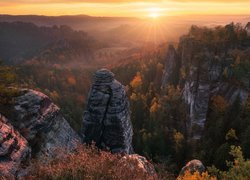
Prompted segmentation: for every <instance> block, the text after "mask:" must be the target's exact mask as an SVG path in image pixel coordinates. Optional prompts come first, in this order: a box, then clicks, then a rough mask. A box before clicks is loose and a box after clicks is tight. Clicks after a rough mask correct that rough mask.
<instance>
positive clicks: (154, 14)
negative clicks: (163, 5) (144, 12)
mask: <svg viewBox="0 0 250 180" xmlns="http://www.w3.org/2000/svg"><path fill="white" fill-rule="evenodd" d="M148 12H149V14H148V16H149V17H151V18H158V17H160V16H161V9H160V8H157V7H153V8H149V9H148Z"/></svg>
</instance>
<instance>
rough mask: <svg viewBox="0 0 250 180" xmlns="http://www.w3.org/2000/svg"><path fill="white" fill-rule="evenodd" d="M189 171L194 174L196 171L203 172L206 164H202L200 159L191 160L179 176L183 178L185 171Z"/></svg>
mask: <svg viewBox="0 0 250 180" xmlns="http://www.w3.org/2000/svg"><path fill="white" fill-rule="evenodd" d="M186 171H189V172H190V173H191V174H194V173H195V172H196V171H198V172H199V173H200V174H202V173H203V172H204V171H205V166H204V165H203V164H202V162H201V161H200V160H197V159H194V160H192V161H189V162H188V163H187V164H186V165H185V166H184V167H183V168H182V169H181V172H180V174H179V178H178V179H181V177H182V176H184V174H185V172H186Z"/></svg>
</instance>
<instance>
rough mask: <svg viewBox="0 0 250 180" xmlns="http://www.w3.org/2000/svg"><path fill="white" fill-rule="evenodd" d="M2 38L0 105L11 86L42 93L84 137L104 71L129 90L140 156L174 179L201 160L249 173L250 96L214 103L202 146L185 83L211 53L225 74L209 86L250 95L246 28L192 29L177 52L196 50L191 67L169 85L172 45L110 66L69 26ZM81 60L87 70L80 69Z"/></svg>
mask: <svg viewBox="0 0 250 180" xmlns="http://www.w3.org/2000/svg"><path fill="white" fill-rule="evenodd" d="M17 27H18V28H17ZM0 34H4V36H1V37H0V55H1V56H0V58H1V66H0V68H1V69H0V70H1V71H0V77H1V79H0V97H1V99H0V100H1V103H2V104H3V103H6V101H8V99H6V98H5V97H7V96H11V95H13V94H15V92H8V91H7V90H6V87H8V86H12V87H13V86H14V87H15V86H17V87H23V88H32V89H36V90H39V91H41V92H43V93H45V94H46V95H48V96H49V97H50V98H51V99H52V100H53V101H54V102H55V103H56V104H57V105H58V106H59V107H60V108H61V110H62V112H63V114H64V115H65V117H66V119H67V120H68V121H69V123H70V125H71V126H72V127H73V128H74V129H75V130H76V131H78V132H79V130H80V127H81V123H82V113H83V111H84V108H85V105H86V101H87V98H88V92H89V89H90V87H91V83H92V82H91V80H92V76H93V73H94V72H95V71H96V70H97V69H98V68H99V67H100V66H104V65H105V67H107V68H109V69H110V70H111V71H112V72H113V73H114V74H115V77H116V79H117V80H119V81H120V82H121V83H122V84H123V85H125V86H126V87H127V89H128V92H127V95H128V97H129V101H130V109H131V120H132V124H133V129H134V136H133V146H134V150H135V152H136V153H138V154H140V155H143V156H145V157H147V158H148V159H150V160H152V161H153V162H154V163H155V164H158V165H159V166H161V168H162V167H164V168H163V169H164V170H165V171H167V172H171V173H173V174H178V172H179V171H180V169H181V167H183V164H185V163H186V162H187V160H189V159H191V158H192V159H200V160H201V161H202V162H203V163H204V164H205V165H206V166H209V167H211V168H210V170H211V171H210V172H212V173H213V175H218V176H219V170H218V169H220V170H221V171H227V170H230V169H231V170H232V169H233V165H231V166H230V165H228V163H227V162H230V161H232V160H233V156H232V154H233V155H234V157H237V158H239V159H238V160H239V163H242V165H243V166H244V167H248V168H249V162H248V164H247V162H245V160H244V158H245V159H250V151H249V149H250V121H249V119H250V97H249V96H248V98H247V100H246V101H245V102H244V103H242V102H241V100H240V98H236V100H235V101H233V102H229V101H228V100H227V99H226V98H225V97H223V95H222V94H215V95H212V96H211V97H209V103H208V111H207V114H206V119H207V120H206V123H205V126H204V130H203V132H202V136H201V139H199V140H198V141H197V142H193V141H192V140H190V137H189V136H190V134H189V129H188V125H187V119H188V116H189V113H188V110H187V109H188V108H187V104H186V102H185V101H184V99H183V93H184V91H185V83H186V82H188V81H191V78H192V77H191V76H192V75H191V74H190V69H192V64H195V65H197V67H199V68H201V70H200V71H201V72H199V73H200V74H202V71H203V70H204V69H206V67H208V66H209V63H211V61H209V60H208V59H207V58H206V52H209V53H212V54H213V55H214V56H217V57H218V58H221V59H222V60H220V61H218V62H217V61H216V62H214V61H212V63H214V64H216V63H217V64H220V74H219V78H218V79H216V80H213V81H209V83H214V84H216V83H217V84H220V83H227V84H228V86H229V87H230V88H231V87H232V88H236V87H237V88H240V89H243V90H244V91H247V92H248V93H249V88H250V86H249V78H250V77H249V76H250V49H249V47H250V37H249V36H248V35H247V32H246V30H245V29H244V27H242V26H241V25H240V24H234V23H231V24H228V25H226V26H216V27H214V28H208V27H199V26H192V27H191V28H190V30H189V32H188V33H187V34H186V35H183V36H182V37H181V38H180V41H179V43H176V44H174V47H175V48H176V51H177V53H179V52H180V51H181V50H183V49H185V48H186V45H185V43H189V42H191V43H193V44H195V43H196V44H198V45H197V46H195V45H194V46H193V47H195V48H193V49H192V52H190V56H192V58H190V62H181V61H180V63H179V64H178V63H177V65H176V67H175V70H174V72H173V75H172V77H170V81H169V82H170V83H168V84H167V85H166V86H163V81H162V77H163V76H164V73H165V72H164V69H166V59H167V58H168V51H169V50H168V46H169V44H168V43H165V44H162V45H160V46H158V47H157V48H144V49H143V52H142V53H138V51H139V50H136V51H135V52H133V53H132V52H128V51H125V52H123V53H125V54H126V53H127V54H126V57H125V58H123V59H122V60H113V61H112V62H111V63H109V64H105V62H100V61H95V59H94V58H93V57H94V54H95V52H97V50H99V49H102V48H106V47H107V45H106V44H105V43H103V42H100V41H97V40H96V39H94V38H92V37H89V36H88V35H87V34H86V33H84V32H82V31H75V30H73V29H71V28H70V27H68V26H53V27H38V26H35V25H34V24H31V23H20V22H19V23H0ZM31 34H32V35H31ZM52 37H53V38H52ZM204 49H206V51H205V50H204ZM140 50H141V49H140ZM187 51H188V49H187ZM104 55H105V54H101V55H100V56H104ZM196 55H197V56H196ZM79 59H81V60H82V61H83V63H79V62H77V60H79ZM111 59H112V57H111ZM179 59H180V57H179ZM187 59H188V58H187ZM74 63H75V64H74ZM77 63H79V65H78V64H77ZM211 67H212V66H211ZM202 75H204V74H202ZM202 75H200V77H201V76H202ZM202 80H204V79H202ZM11 93H13V94H11ZM1 113H2V112H1ZM231 147H235V148H233V149H232V148H231ZM236 147H240V149H239V148H238V149H237V148H236ZM241 153H242V154H241ZM243 157H244V158H243ZM215 167H216V168H215ZM217 168H218V169H217ZM216 173H217V174H216ZM230 173H233V171H231V172H230Z"/></svg>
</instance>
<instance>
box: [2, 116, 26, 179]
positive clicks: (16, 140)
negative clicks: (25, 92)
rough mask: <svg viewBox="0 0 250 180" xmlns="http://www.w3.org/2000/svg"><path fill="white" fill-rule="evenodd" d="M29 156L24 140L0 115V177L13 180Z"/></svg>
mask: <svg viewBox="0 0 250 180" xmlns="http://www.w3.org/2000/svg"><path fill="white" fill-rule="evenodd" d="M29 155H30V148H29V146H28V142H27V141H26V139H25V138H24V137H22V136H21V135H20V134H19V132H17V131H16V130H14V128H13V126H12V125H11V124H9V123H8V120H7V119H6V118H5V117H3V116H2V115H1V114H0V177H1V176H4V177H6V178H8V179H14V177H15V175H16V174H17V172H18V170H19V169H20V165H21V162H22V161H24V160H26V158H28V157H29Z"/></svg>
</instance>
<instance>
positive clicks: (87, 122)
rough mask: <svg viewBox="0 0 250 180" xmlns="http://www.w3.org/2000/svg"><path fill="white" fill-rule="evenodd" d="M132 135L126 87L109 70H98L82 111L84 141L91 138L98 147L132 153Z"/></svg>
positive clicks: (89, 141) (88, 140)
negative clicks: (84, 108)
mask: <svg viewBox="0 0 250 180" xmlns="http://www.w3.org/2000/svg"><path fill="white" fill-rule="evenodd" d="M132 135H133V130H132V124H131V120H130V112H129V101H128V99H127V96H126V92H125V87H124V86H123V85H122V84H121V83H120V82H118V81H117V80H115V79H114V74H113V73H112V72H110V71H109V70H107V69H101V70H99V71H97V72H96V73H95V75H94V82H93V85H92V88H91V91H90V93H89V97H88V104H87V109H86V111H85V112H84V115H83V125H82V137H83V141H84V142H85V143H91V142H92V141H94V142H95V143H96V145H97V147H99V148H104V149H109V150H111V152H114V153H116V152H124V153H132V151H133V148H132Z"/></svg>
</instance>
